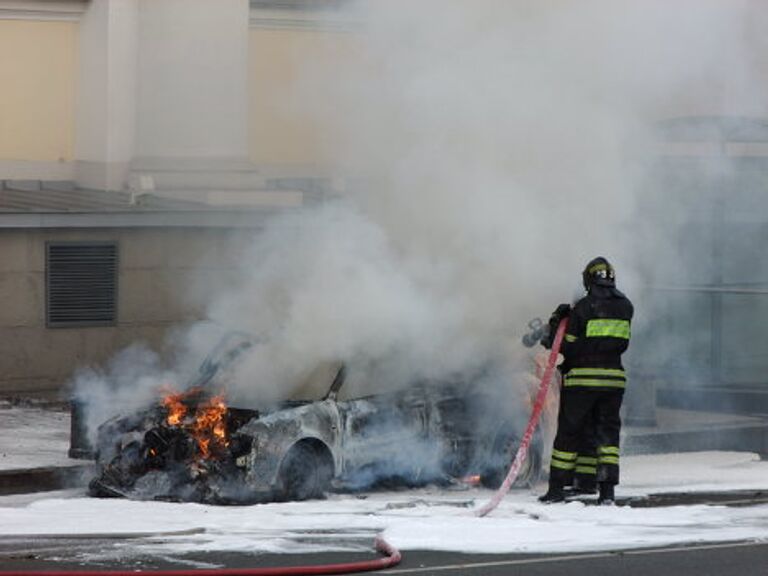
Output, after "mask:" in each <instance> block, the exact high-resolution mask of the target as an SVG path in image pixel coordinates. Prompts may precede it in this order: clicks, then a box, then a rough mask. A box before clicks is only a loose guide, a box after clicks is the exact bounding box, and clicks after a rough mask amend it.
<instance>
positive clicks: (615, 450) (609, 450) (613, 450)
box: [597, 446, 619, 456]
mask: <svg viewBox="0 0 768 576" xmlns="http://www.w3.org/2000/svg"><path fill="white" fill-rule="evenodd" d="M597 451H598V452H600V454H615V455H616V456H618V455H619V447H618V446H600V447H599V448H598V449H597Z"/></svg>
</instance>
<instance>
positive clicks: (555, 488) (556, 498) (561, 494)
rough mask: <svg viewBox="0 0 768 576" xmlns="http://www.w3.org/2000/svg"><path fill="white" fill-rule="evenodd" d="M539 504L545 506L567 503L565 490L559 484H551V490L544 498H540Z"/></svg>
mask: <svg viewBox="0 0 768 576" xmlns="http://www.w3.org/2000/svg"><path fill="white" fill-rule="evenodd" d="M539 502H541V503H543V504H554V503H555V502H565V490H564V488H563V485H562V484H561V483H559V482H552V481H551V480H550V482H549V490H547V493H546V494H544V495H543V496H539Z"/></svg>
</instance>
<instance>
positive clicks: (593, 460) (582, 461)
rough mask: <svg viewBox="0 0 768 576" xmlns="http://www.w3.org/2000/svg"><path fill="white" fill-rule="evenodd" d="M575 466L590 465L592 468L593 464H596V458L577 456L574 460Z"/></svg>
mask: <svg viewBox="0 0 768 576" xmlns="http://www.w3.org/2000/svg"><path fill="white" fill-rule="evenodd" d="M576 464H585V465H588V464H591V465H593V466H594V465H595V464H597V458H591V457H588V456H579V457H578V458H576Z"/></svg>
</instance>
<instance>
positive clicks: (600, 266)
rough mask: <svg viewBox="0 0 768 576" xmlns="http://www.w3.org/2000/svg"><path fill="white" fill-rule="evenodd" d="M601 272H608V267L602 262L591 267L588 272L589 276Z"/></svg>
mask: <svg viewBox="0 0 768 576" xmlns="http://www.w3.org/2000/svg"><path fill="white" fill-rule="evenodd" d="M600 270H608V266H606V265H605V264H603V263H602V262H598V263H597V264H595V265H594V266H590V267H589V270H587V274H594V273H595V272H599V271H600Z"/></svg>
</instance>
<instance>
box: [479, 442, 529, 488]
mask: <svg viewBox="0 0 768 576" xmlns="http://www.w3.org/2000/svg"><path fill="white" fill-rule="evenodd" d="M519 446H520V438H519V437H518V436H517V435H516V434H514V433H509V432H506V433H504V432H502V433H500V434H498V435H497V437H496V440H495V441H494V443H493V450H492V452H491V457H490V458H489V463H488V466H487V467H486V469H485V471H484V472H483V473H482V474H481V475H480V483H481V484H482V485H483V486H484V487H485V488H491V489H494V490H495V489H497V488H498V487H499V486H501V483H502V482H504V479H505V478H506V477H507V473H508V472H509V468H510V466H511V465H512V461H513V460H514V458H515V455H516V454H517V449H518V447H519ZM540 478H541V437H540V435H539V434H535V435H534V437H533V439H532V441H531V444H530V446H529V447H528V454H527V456H526V458H525V461H524V462H523V465H522V467H521V468H520V471H519V472H518V474H517V478H516V479H515V482H514V484H513V486H518V487H520V486H526V487H532V486H534V485H535V484H536V483H537V482H538V481H539V479H540Z"/></svg>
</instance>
